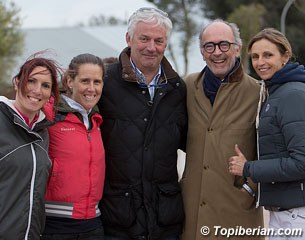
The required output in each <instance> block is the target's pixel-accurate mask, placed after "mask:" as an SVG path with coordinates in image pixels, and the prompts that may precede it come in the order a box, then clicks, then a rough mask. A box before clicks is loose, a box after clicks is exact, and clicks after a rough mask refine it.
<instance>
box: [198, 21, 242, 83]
mask: <svg viewBox="0 0 305 240" xmlns="http://www.w3.org/2000/svg"><path fill="white" fill-rule="evenodd" d="M221 41H227V42H230V43H234V42H235V39H234V35H233V32H232V29H231V28H230V27H229V26H228V25H227V24H225V23H222V22H215V23H212V24H211V25H210V26H208V27H207V28H206V29H205V31H204V32H203V33H202V35H201V44H202V45H204V44H206V43H208V42H212V43H219V42H221ZM240 48H241V47H240V46H238V45H235V44H231V45H230V49H229V50H228V51H227V52H222V51H221V50H220V49H219V46H216V48H215V51H214V52H213V53H208V52H206V51H205V50H204V49H203V48H201V54H202V57H203V60H205V61H206V64H207V66H208V67H209V69H210V70H211V71H212V72H213V74H214V75H215V76H216V77H218V78H219V79H223V78H224V77H225V76H226V75H227V74H228V73H229V72H230V71H231V70H232V68H233V67H234V65H235V61H236V58H237V57H239V56H240Z"/></svg>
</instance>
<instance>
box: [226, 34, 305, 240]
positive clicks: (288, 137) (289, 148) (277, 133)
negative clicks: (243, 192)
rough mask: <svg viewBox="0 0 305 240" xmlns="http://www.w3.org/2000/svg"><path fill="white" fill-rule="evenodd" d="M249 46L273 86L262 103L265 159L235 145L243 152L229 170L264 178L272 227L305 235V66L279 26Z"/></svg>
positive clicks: (263, 202) (262, 199) (260, 197)
mask: <svg viewBox="0 0 305 240" xmlns="http://www.w3.org/2000/svg"><path fill="white" fill-rule="evenodd" d="M248 50H249V52H250V55H251V60H252V65H253V68H254V70H255V71H256V73H257V74H258V76H259V77H260V78H261V79H262V80H263V82H264V83H265V85H266V91H267V94H266V95H264V94H263V91H262V92H261V93H262V94H261V97H264V96H265V97H266V100H265V101H264V102H263V101H262V100H263V98H261V102H260V104H262V105H261V106H262V107H261V108H260V114H259V118H257V120H259V121H257V126H258V129H257V131H258V137H259V138H258V143H259V146H258V150H259V151H258V155H259V161H253V162H250V161H246V159H245V156H244V155H243V154H242V152H241V151H240V150H239V148H238V146H235V150H236V154H237V155H236V156H233V157H231V158H230V160H229V170H230V172H231V173H232V174H235V175H239V176H244V177H251V179H252V180H253V181H254V182H258V183H259V184H258V193H257V205H260V206H264V207H265V209H267V210H269V211H270V222H269V227H270V228H273V229H276V230H279V229H285V228H289V229H292V228H300V229H303V234H304V232H305V191H304V184H305V108H304V105H303V104H302V103H304V102H305V70H304V66H303V65H300V64H298V63H292V62H290V59H291V57H292V50H291V46H290V44H289V42H288V40H287V38H286V37H285V36H284V35H283V34H282V33H281V32H279V31H278V30H275V29H273V28H267V29H264V30H262V31H261V32H259V33H258V34H257V35H255V36H254V37H253V38H252V40H251V41H250V44H249V47H248ZM262 90H263V89H262ZM278 233H281V232H278ZM290 237H291V238H293V239H295V238H294V237H293V236H286V238H281V237H278V236H269V239H272V240H275V239H291V238H290ZM298 239H299V238H298ZM302 239H304V235H303V237H302Z"/></svg>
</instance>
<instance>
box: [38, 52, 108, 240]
mask: <svg viewBox="0 0 305 240" xmlns="http://www.w3.org/2000/svg"><path fill="white" fill-rule="evenodd" d="M104 72H105V69H104V65H103V62H102V60H101V59H100V58H99V57H97V56H94V55H91V54H81V55H78V56H76V57H74V58H73V59H72V61H71V63H70V65H69V68H68V70H67V71H66V73H65V75H64V78H63V88H64V91H65V93H64V94H62V95H61V99H60V101H59V104H58V106H53V105H52V104H49V105H47V107H45V112H46V115H47V117H48V118H49V119H50V120H52V121H53V122H54V123H55V124H54V125H53V126H52V127H50V128H49V135H50V146H49V154H50V158H51V159H52V162H53V167H52V171H51V173H50V177H49V182H48V186H47V193H46V215H47V219H46V228H45V232H44V235H43V236H42V238H41V239H44V240H45V239H52V240H55V239H58V240H59V239H60V240H64V239H88V240H89V239H90V240H97V239H103V235H104V231H103V226H102V222H101V218H100V217H99V216H100V214H101V213H100V210H99V208H98V203H99V201H100V199H101V197H102V192H103V187H104V177H105V155H104V146H103V142H102V138H101V133H100V124H101V123H102V117H101V115H100V114H99V113H98V109H97V107H96V104H97V102H98V100H99V98H100V97H101V93H102V89H103V77H104Z"/></svg>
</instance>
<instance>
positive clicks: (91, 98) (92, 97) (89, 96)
mask: <svg viewBox="0 0 305 240" xmlns="http://www.w3.org/2000/svg"><path fill="white" fill-rule="evenodd" d="M85 98H86V99H87V100H93V99H94V98H95V97H94V96H92V95H85Z"/></svg>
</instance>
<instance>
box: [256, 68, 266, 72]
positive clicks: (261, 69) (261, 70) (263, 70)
mask: <svg viewBox="0 0 305 240" xmlns="http://www.w3.org/2000/svg"><path fill="white" fill-rule="evenodd" d="M258 70H259V71H260V72H265V71H267V70H268V69H267V68H260V69H258Z"/></svg>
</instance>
